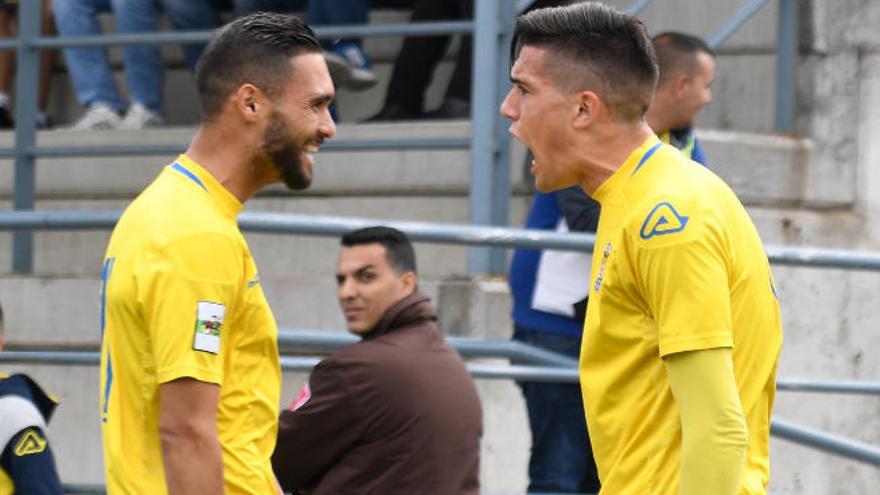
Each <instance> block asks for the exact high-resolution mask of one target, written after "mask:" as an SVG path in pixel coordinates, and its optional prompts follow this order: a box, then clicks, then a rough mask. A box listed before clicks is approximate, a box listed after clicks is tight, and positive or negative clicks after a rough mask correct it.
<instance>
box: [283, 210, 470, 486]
mask: <svg viewBox="0 0 880 495" xmlns="http://www.w3.org/2000/svg"><path fill="white" fill-rule="evenodd" d="M341 243H342V251H341V252H340V254H339V261H338V263H337V269H336V282H337V297H338V299H339V305H340V307H341V309H342V311H343V313H344V314H345V319H346V324H347V327H348V330H349V331H350V332H352V333H354V334H357V335H359V336H360V337H361V339H362V340H361V341H360V342H358V343H356V344H352V345H349V346H347V347H344V348H342V349H340V350H338V351H336V352H335V353H333V354H332V355H331V356H329V357H327V358H326V359H324V360H323V361H321V362H320V363H318V365H317V366H315V368H314V370H313V371H312V374H311V376H310V377H309V381H308V383H307V384H306V385H305V387H304V388H303V390H302V391H301V392H300V394H299V397H298V398H297V399H296V400H295V401H294V402H293V403H292V404H291V406H290V409H289V410H286V411H283V412H282V413H281V419H280V424H279V430H278V442H277V445H276V447H275V453H274V454H273V456H272V465H273V468H274V470H275V475H276V476H277V478H278V481H279V482H280V483H281V487H282V488H283V489H284V490H286V491H292V492H293V493H309V494H311V495H336V494H353V493H376V494H382V495H396V494H399V495H411V494H431V495H476V494H478V493H479V455H480V436H481V434H482V419H481V414H482V413H481V409H480V400H479V397H477V391H476V389H475V387H474V383H473V381H472V380H471V377H470V375H468V372H467V369H466V368H465V365H464V362H463V361H462V359H461V357H460V356H459V355H458V353H456V352H455V351H454V350H453V349H452V348H451V347H449V345H447V344H446V342H444V340H443V335H442V333H441V332H440V330H439V329H438V328H437V323H436V313H435V311H434V308H433V307H432V306H431V304H430V303H429V300H428V298H427V297H426V296H425V295H424V294H422V293H421V292H419V291H418V288H417V284H418V277H417V275H416V260H415V252H414V250H413V247H412V244H410V242H409V239H407V237H406V236H405V235H404V234H403V233H402V232H400V231H397V230H395V229H391V228H388V227H369V228H365V229H360V230H356V231H354V232H350V233H348V234H346V235H344V236H343V237H342V242H341Z"/></svg>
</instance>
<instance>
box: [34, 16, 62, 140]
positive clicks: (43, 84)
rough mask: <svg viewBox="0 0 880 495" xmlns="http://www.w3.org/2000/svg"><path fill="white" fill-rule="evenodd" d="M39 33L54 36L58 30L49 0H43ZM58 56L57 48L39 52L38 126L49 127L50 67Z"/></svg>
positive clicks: (51, 67) (52, 66)
mask: <svg viewBox="0 0 880 495" xmlns="http://www.w3.org/2000/svg"><path fill="white" fill-rule="evenodd" d="M40 32H41V33H43V36H55V35H57V34H58V31H57V30H56V29H55V18H54V14H53V12H52V3H51V2H50V1H49V0H43V16H42V26H41V31H40ZM57 56H58V50H42V51H41V52H40V89H39V96H38V100H37V110H38V111H39V113H40V114H42V115H37V120H38V122H37V126H38V127H49V118H48V116H47V115H46V109H47V108H48V107H49V91H50V90H51V83H52V69H53V68H54V65H55V60H56V58H57Z"/></svg>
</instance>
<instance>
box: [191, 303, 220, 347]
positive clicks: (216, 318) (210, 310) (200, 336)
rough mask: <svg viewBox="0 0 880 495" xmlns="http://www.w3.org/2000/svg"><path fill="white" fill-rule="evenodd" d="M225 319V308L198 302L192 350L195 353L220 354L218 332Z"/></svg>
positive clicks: (215, 304) (217, 304)
mask: <svg viewBox="0 0 880 495" xmlns="http://www.w3.org/2000/svg"><path fill="white" fill-rule="evenodd" d="M225 318H226V306H224V305H222V304H219V303H214V302H208V301H199V303H198V305H197V309H196V330H195V339H194V340H193V349H195V350H197V351H205V352H210V353H211V354H219V353H220V332H221V331H222V330H223V320H224V319H225Z"/></svg>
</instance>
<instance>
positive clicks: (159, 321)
mask: <svg viewBox="0 0 880 495" xmlns="http://www.w3.org/2000/svg"><path fill="white" fill-rule="evenodd" d="M241 209H242V204H241V203H240V202H239V201H238V200H237V199H236V198H235V197H234V196H233V195H232V194H231V193H230V192H229V191H227V190H226V189H225V188H224V187H223V186H222V185H221V184H220V183H218V182H217V181H216V180H215V179H214V177H212V176H211V174H210V173H208V172H207V171H206V170H205V169H203V168H202V167H200V166H199V165H198V164H197V163H195V162H193V161H192V160H190V159H189V158H188V157H186V156H183V155H181V156H180V157H179V158H178V160H177V161H176V162H175V163H173V164H171V165H169V166H168V167H166V168H165V169H164V170H163V171H162V173H161V174H160V175H159V176H158V177H157V178H156V180H155V181H154V182H153V183H152V184H150V185H149V186H148V187H147V188H146V189H145V190H144V191H143V192H142V193H141V194H140V195H139V196H138V197H137V198H136V199H135V200H134V201H133V202H132V203H131V205H130V206H129V207H128V208H127V209H126V211H125V213H124V214H123V216H122V218H121V219H120V221H119V223H118V224H117V226H116V228H115V229H114V231H113V235H112V236H111V239H110V244H109V246H108V248H107V253H106V258H105V260H106V261H105V265H104V273H103V279H104V283H103V289H102V295H101V299H102V307H103V314H102V318H101V321H102V327H103V336H104V337H103V344H102V351H101V387H100V391H101V417H102V434H103V441H104V459H105V467H106V477H107V485H108V490H109V492H110V493H150V494H162V493H166V487H165V477H164V471H163V469H162V454H161V445H160V440H159V434H158V420H159V386H160V385H161V384H162V383H167V382H169V381H172V380H175V379H177V378H182V377H191V378H195V379H197V380H200V381H203V382H208V383H216V384H218V385H220V386H221V395H220V404H219V410H218V414H217V429H218V432H219V435H220V443H221V446H222V448H223V461H224V477H225V482H226V493H228V494H239V493H241V494H251V493H253V494H264V493H274V492H273V491H272V490H274V477H273V475H272V470H271V463H270V457H271V454H272V451H273V450H274V447H275V437H276V432H277V418H278V407H279V402H280V397H279V395H280V387H281V372H280V368H279V359H278V344H277V328H276V325H275V320H274V317H273V316H272V312H271V310H270V309H269V306H268V305H267V303H266V299H265V297H264V295H263V291H262V288H261V286H260V285H259V284H250V283H249V282H251V281H253V280H257V279H258V275H257V270H256V266H255V264H254V261H253V259H252V258H251V254H250V250H249V249H248V246H247V243H246V242H245V240H244V237H243V236H242V235H241V232H240V231H239V229H238V225H237V223H236V217H237V215H238V213H239V212H240V211H241Z"/></svg>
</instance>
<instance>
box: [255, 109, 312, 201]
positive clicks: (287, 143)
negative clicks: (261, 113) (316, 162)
mask: <svg viewBox="0 0 880 495" xmlns="http://www.w3.org/2000/svg"><path fill="white" fill-rule="evenodd" d="M288 136H290V131H289V126H288V125H287V123H286V122H285V121H284V118H283V117H282V116H281V115H280V114H278V113H277V112H275V111H273V112H272V116H271V118H270V120H269V125H268V126H266V132H265V133H264V134H263V146H262V148H263V153H265V156H266V158H267V159H268V160H269V163H270V165H271V166H272V167H273V168H275V170H276V171H277V172H278V175H279V176H280V177H281V182H283V183H284V185H285V186H287V187H288V189H291V190H294V191H302V190H304V189H308V187H309V186H310V185H311V183H312V176H311V174H310V173H309V172H308V171H306V168H305V166H304V164H303V160H302V155H303V149H302V146H300V145H298V144H296V143H295V142H294V141H293V140H292V139H290V138H289V137H288Z"/></svg>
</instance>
